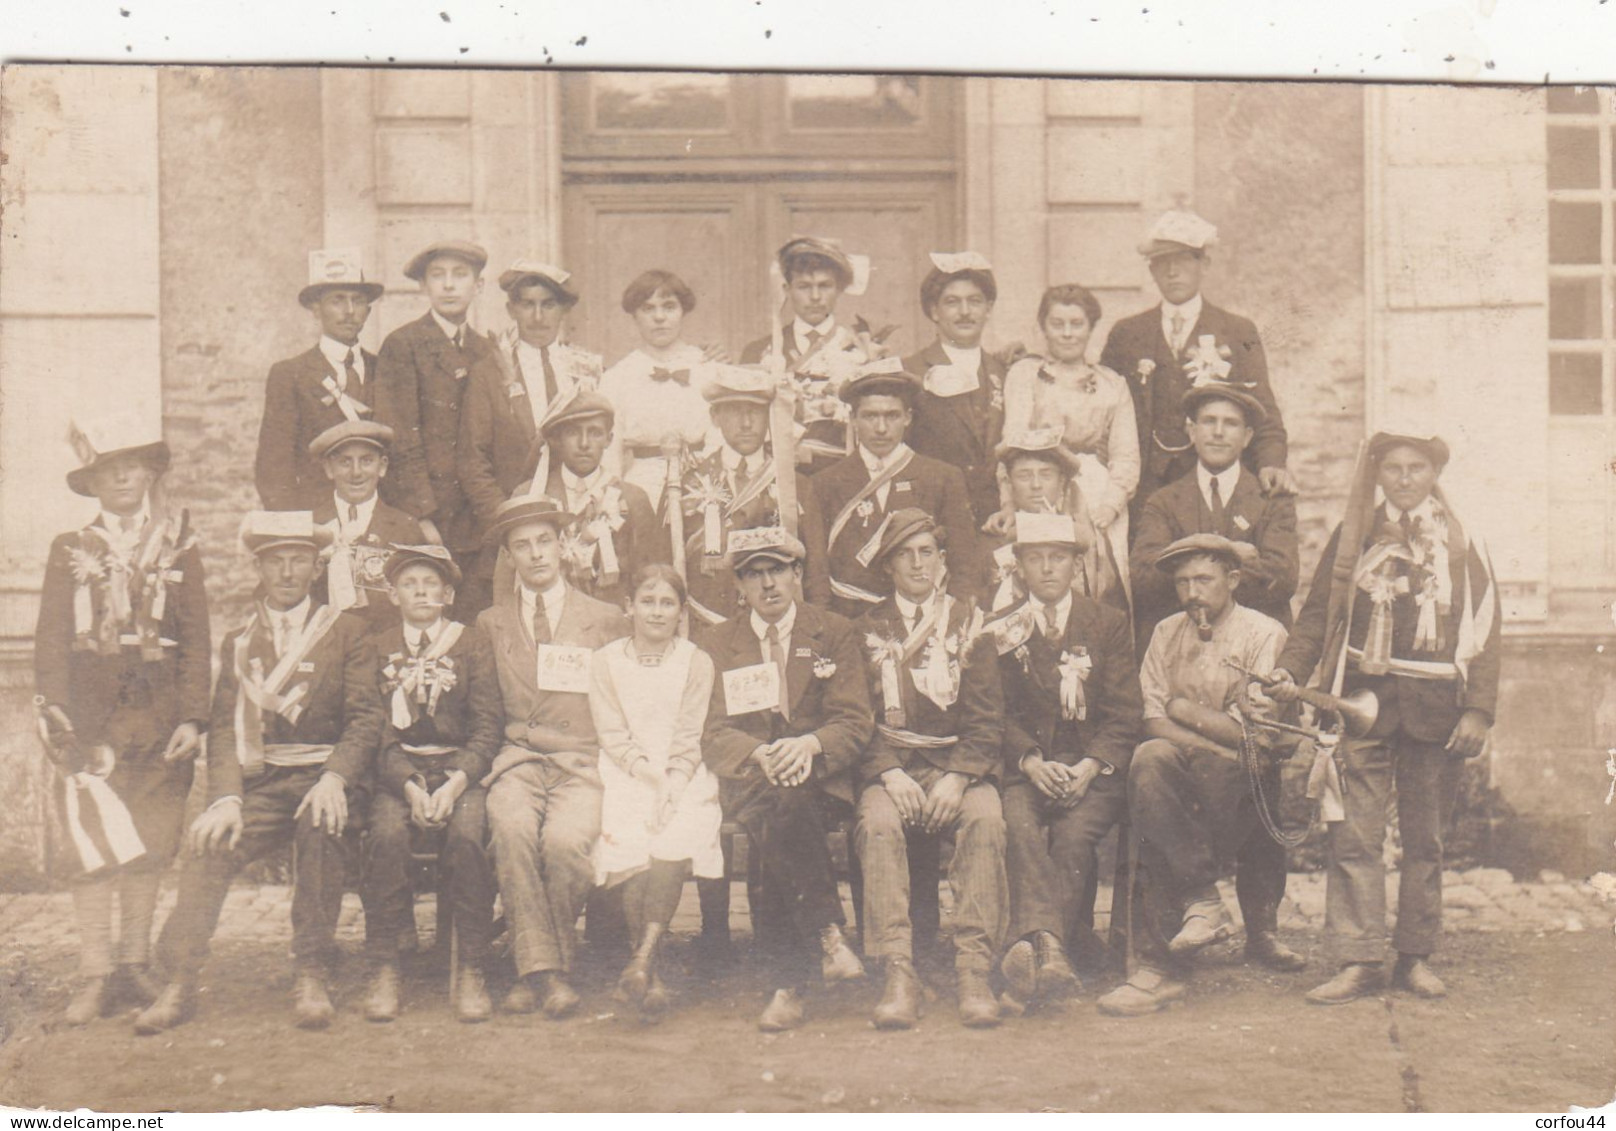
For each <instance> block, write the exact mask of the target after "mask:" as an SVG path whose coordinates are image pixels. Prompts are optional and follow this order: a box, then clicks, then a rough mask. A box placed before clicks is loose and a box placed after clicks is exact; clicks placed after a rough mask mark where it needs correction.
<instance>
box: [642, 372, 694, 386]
mask: <svg viewBox="0 0 1616 1131" xmlns="http://www.w3.org/2000/svg"><path fill="white" fill-rule="evenodd" d="M651 380H653V381H659V382H660V381H672V382H674V383H675V384H679V385H689V384H690V370H688V369H661V368H658V369H653V370H651Z"/></svg>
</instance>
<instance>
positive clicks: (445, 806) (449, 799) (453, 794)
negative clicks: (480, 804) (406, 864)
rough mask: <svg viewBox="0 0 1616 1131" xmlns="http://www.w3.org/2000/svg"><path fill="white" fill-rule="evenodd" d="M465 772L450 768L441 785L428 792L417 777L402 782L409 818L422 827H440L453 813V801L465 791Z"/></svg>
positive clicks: (458, 798)
mask: <svg viewBox="0 0 1616 1131" xmlns="http://www.w3.org/2000/svg"><path fill="white" fill-rule="evenodd" d="M466 784H467V783H466V772H465V771H464V770H451V771H449V776H448V777H447V778H445V779H444V782H443V784H442V785H440V786H438V788H437V789H434V790H432V791H430V792H428V791H427V788H426V785H425V784H424V783H423V782H422V781H421V780H419V779H417V778H410V779H409V780H408V781H406V782H405V783H404V800H406V801H408V802H409V803H410V820H411V821H412V822H413V823H414V824H415V825H416V826H417V827H418V828H423V829H440V828H442V827H443V826H444V825H446V824H448V823H449V818H450V816H452V815H453V814H454V807H455V802H456V801H459V800H460V795H461V794H462V793H465V792H466Z"/></svg>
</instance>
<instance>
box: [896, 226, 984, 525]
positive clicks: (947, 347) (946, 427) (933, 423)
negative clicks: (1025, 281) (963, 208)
mask: <svg viewBox="0 0 1616 1131" xmlns="http://www.w3.org/2000/svg"><path fill="white" fill-rule="evenodd" d="M931 262H932V269H931V270H930V271H929V272H927V273H926V277H925V279H923V280H922V281H921V284H920V309H921V310H922V311H923V312H924V313H925V315H926V317H927V318H929V319H931V321H932V324H933V325H935V326H936V327H937V340H936V341H935V342H933V343H932V344H931V345H929V346H927V347H926V348H925V349H923V350H921V351H920V352H919V353H917V354H915V355H914V356H912V357H906V358H904V361H903V367H904V369H905V370H907V371H908V372H910V373H914V374H917V375H923V376H922V379H921V384H922V386H923V387H922V390H921V393H920V395H919V396H918V397H917V398H916V399H915V426H914V432H913V434H912V436H911V443H912V444H913V446H914V449H915V451H917V452H919V453H920V454H921V455H923V456H931V457H932V458H933V459H940V460H942V461H943V462H945V463H951V464H953V465H954V466H955V467H957V468H959V469H960V474H962V475H963V476H964V477H965V486H966V487H967V488H968V489H969V491H970V494H971V513H972V514H973V515H974V516H975V517H976V525H977V528H978V529H980V528H981V526H982V524H983V523H984V522H986V521H987V520H988V518H989V517H991V516H992V515H994V514H996V513H997V512H998V510H999V482H998V476H997V471H998V463H997V459H996V453H995V450H994V449H995V448H996V447H997V446H998V443H999V439H1000V437H1001V436H1002V435H1003V432H1004V374H1005V368H1004V363H1003V362H1001V361H1000V360H999V359H998V358H996V357H994V356H993V355H992V354H991V353H988V352H987V351H986V350H984V349H983V348H982V332H983V331H984V330H986V329H987V325H988V319H989V318H990V317H992V315H993V303H994V301H995V300H996V299H997V298H998V297H999V287H998V284H997V283H996V282H995V281H994V278H993V268H992V267H991V266H990V265H989V264H988V261H987V260H986V259H984V258H983V257H982V256H980V255H978V254H977V253H976V252H974V251H961V252H941V251H934V252H932V253H931Z"/></svg>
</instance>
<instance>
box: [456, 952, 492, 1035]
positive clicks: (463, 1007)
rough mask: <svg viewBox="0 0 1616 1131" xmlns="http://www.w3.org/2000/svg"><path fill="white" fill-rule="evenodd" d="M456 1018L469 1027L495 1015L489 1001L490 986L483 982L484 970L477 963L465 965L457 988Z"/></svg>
mask: <svg viewBox="0 0 1616 1131" xmlns="http://www.w3.org/2000/svg"><path fill="white" fill-rule="evenodd" d="M454 1004H455V1017H456V1018H458V1019H459V1020H461V1021H463V1022H465V1023H466V1024H468V1025H474V1024H476V1023H477V1022H479V1021H487V1020H488V1019H489V1018H490V1017H491V1016H493V1013H494V1003H493V1002H492V1001H490V1000H489V997H488V986H487V984H486V983H485V982H484V981H483V968H482V967H481V966H478V965H477V964H476V963H475V962H466V963H463V964H462V965H461V967H460V979H459V982H458V984H457V985H456V986H455V1003H454Z"/></svg>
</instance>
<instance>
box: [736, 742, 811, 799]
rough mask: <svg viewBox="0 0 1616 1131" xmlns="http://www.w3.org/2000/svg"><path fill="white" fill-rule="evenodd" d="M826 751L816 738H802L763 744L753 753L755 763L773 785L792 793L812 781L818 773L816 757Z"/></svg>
mask: <svg viewBox="0 0 1616 1131" xmlns="http://www.w3.org/2000/svg"><path fill="white" fill-rule="evenodd" d="M822 749H823V748H822V747H821V746H820V745H819V739H818V738H816V737H815V736H814V735H811V734H798V735H792V736H791V737H789V738H777V739H775V740H774V741H773V742H765V743H763V744H762V745H760V746H758V748H757V749H756V750H753V751H752V760H753V761H754V762H756V763H757V764H758V767H759V768H760V769H761V770H762V771H763V776H764V777H765V778H767V779H768V781H769V784H770V785H778V786H784V787H786V788H788V789H789V788H792V787H794V786H799V785H801V784H802V783H803V782H805V781H807V780H808V776H809V775H810V774H811V773H813V769H814V755H815V754H819V753H821V752H822Z"/></svg>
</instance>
